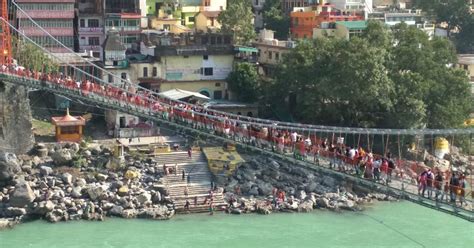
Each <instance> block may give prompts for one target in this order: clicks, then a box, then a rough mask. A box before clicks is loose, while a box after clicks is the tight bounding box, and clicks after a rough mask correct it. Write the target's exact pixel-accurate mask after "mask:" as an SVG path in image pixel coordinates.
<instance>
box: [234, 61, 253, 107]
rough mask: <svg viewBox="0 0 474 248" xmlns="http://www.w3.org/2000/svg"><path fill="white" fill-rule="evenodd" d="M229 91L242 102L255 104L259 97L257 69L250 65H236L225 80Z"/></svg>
mask: <svg viewBox="0 0 474 248" xmlns="http://www.w3.org/2000/svg"><path fill="white" fill-rule="evenodd" d="M227 83H228V85H229V89H230V90H231V91H232V92H233V93H235V94H236V95H237V99H239V100H240V101H243V102H255V101H257V100H258V98H259V96H260V95H261V92H260V84H259V78H258V73H257V69H256V68H255V65H253V64H250V63H247V62H245V63H238V64H236V66H235V68H234V70H233V71H232V72H231V73H230V74H229V76H228V78H227Z"/></svg>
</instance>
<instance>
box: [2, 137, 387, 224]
mask: <svg viewBox="0 0 474 248" xmlns="http://www.w3.org/2000/svg"><path fill="white" fill-rule="evenodd" d="M247 161H249V162H246V163H245V164H243V165H241V166H240V167H239V169H238V170H236V171H235V173H234V174H233V175H231V176H229V177H218V178H216V181H215V182H216V185H217V188H218V189H217V192H222V191H224V192H225V198H226V200H227V202H228V203H229V205H228V207H227V208H226V210H227V211H228V212H229V213H234V214H240V213H250V212H256V213H261V214H268V213H271V212H275V211H282V212H288V211H297V212H309V211H312V210H313V209H315V208H325V209H330V210H333V211H340V210H350V211H360V210H361V209H362V208H363V205H364V204H367V203H370V202H372V201H373V200H375V199H377V200H394V199H393V198H391V197H387V196H385V195H383V194H368V192H366V191H364V190H360V189H357V187H353V186H352V184H351V183H350V182H345V181H341V180H339V179H337V178H332V177H329V176H323V175H320V174H318V173H315V172H314V171H310V170H306V169H303V168H301V167H297V166H294V165H291V164H287V163H280V162H277V161H274V160H271V159H266V158H262V157H258V156H252V157H250V158H248V159H247ZM236 188H238V189H239V190H238V191H239V192H238V193H239V194H235V189H236ZM275 189H278V190H280V191H281V192H284V193H285V197H284V198H283V199H282V200H280V201H277V200H276V198H275V197H274V196H273V195H272V193H275ZM174 214H175V207H174V204H173V201H172V200H171V199H170V197H169V192H168V190H167V187H166V186H165V183H164V182H163V172H162V165H161V164H154V163H153V160H152V159H150V158H148V157H146V156H142V155H140V154H133V155H130V154H129V155H127V156H126V157H125V161H122V163H118V161H116V160H115V159H113V156H112V151H111V150H110V149H109V148H107V147H103V146H100V145H97V144H96V145H85V144H82V145H79V144H62V145H59V144H56V145H55V146H50V147H49V146H48V147H47V146H45V145H43V144H37V145H36V146H35V148H34V149H33V150H32V152H31V153H30V154H29V155H19V156H15V155H14V154H11V153H1V154H0V229H2V228H8V227H11V226H12V225H14V224H15V223H20V222H23V221H27V220H31V219H44V220H47V221H49V222H52V223H55V222H59V221H69V220H80V219H84V220H97V221H102V220H104V218H106V217H108V216H111V217H112V216H113V217H122V218H146V219H156V220H166V219H169V218H171V217H173V215H174Z"/></svg>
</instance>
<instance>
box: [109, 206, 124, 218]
mask: <svg viewBox="0 0 474 248" xmlns="http://www.w3.org/2000/svg"><path fill="white" fill-rule="evenodd" d="M108 213H109V215H111V216H117V217H121V216H122V213H123V207H122V206H117V205H115V206H113V207H112V209H110V210H109V212H108Z"/></svg>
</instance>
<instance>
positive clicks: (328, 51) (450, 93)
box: [266, 23, 474, 128]
mask: <svg viewBox="0 0 474 248" xmlns="http://www.w3.org/2000/svg"><path fill="white" fill-rule="evenodd" d="M455 63H456V53H455V49H454V47H453V45H452V43H451V42H450V41H449V40H446V39H439V38H434V39H431V40H430V38H429V37H428V36H427V35H426V34H425V33H424V32H423V31H421V30H419V29H417V28H416V27H408V26H407V25H405V24H402V25H398V26H396V27H394V28H393V30H392V32H389V30H388V29H387V27H384V26H383V25H381V24H379V23H369V26H368V29H367V30H366V32H365V33H364V34H362V35H361V36H360V37H354V38H352V39H351V40H345V39H336V38H321V39H316V40H314V41H302V42H300V43H299V44H298V46H297V47H296V48H295V49H293V50H291V51H290V52H289V53H288V54H287V55H286V56H284V57H283V62H282V63H281V65H280V66H279V68H278V70H277V75H276V77H275V79H274V81H273V82H272V83H271V87H268V90H269V91H270V92H269V93H266V95H267V98H268V99H269V103H274V102H282V99H287V102H288V105H289V106H290V111H291V112H292V113H293V114H294V116H295V117H296V118H297V119H299V120H300V121H302V122H308V123H318V124H327V125H346V126H360V127H384V128H424V127H429V128H446V127H458V126H460V125H461V124H462V122H463V121H464V120H465V119H466V118H467V117H468V116H469V113H470V111H471V110H472V106H473V104H472V103H473V102H474V101H473V99H472V97H471V93H470V90H469V84H468V78H467V76H466V74H465V72H464V71H462V70H460V69H457V68H453V67H449V65H453V64H455Z"/></svg>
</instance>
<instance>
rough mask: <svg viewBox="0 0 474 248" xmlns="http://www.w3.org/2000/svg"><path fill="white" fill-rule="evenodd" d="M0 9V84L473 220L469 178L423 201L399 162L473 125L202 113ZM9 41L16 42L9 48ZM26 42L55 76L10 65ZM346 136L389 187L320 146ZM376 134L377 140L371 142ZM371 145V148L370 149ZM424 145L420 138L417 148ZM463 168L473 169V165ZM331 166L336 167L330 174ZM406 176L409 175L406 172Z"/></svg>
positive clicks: (12, 6)
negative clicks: (367, 123)
mask: <svg viewBox="0 0 474 248" xmlns="http://www.w3.org/2000/svg"><path fill="white" fill-rule="evenodd" d="M0 7H1V10H0V14H1V16H0V21H1V28H2V29H1V32H0V51H2V52H1V54H0V66H1V67H0V80H1V81H3V82H7V83H10V84H14V85H21V86H24V87H27V88H33V89H40V90H46V91H49V92H52V93H54V94H58V95H62V96H66V97H68V98H72V99H77V100H80V101H81V102H84V103H89V104H91V105H94V106H97V107H100V108H104V109H110V110H116V111H120V112H123V113H128V114H131V115H135V116H139V117H141V118H144V119H148V120H151V121H154V122H158V123H162V124H164V125H168V126H170V127H173V128H175V129H179V130H183V131H186V132H188V133H189V134H192V135H195V136H197V135H199V136H201V137H207V138H209V139H213V140H217V141H221V142H233V143H235V144H237V145H238V146H241V147H242V148H244V149H248V150H251V151H254V152H257V153H259V154H262V155H265V156H270V157H275V158H278V159H281V160H286V161H290V162H292V163H294V164H295V166H303V167H306V168H310V169H313V170H317V171H320V172H323V173H327V174H331V175H334V176H336V177H338V178H341V179H343V180H348V181H351V182H354V183H357V184H359V185H362V186H364V187H367V188H371V189H373V190H374V191H380V192H385V193H387V194H390V195H393V196H397V197H402V198H404V199H408V200H410V201H412V202H415V203H418V204H420V205H423V206H426V207H429V208H432V209H436V210H439V211H442V212H446V213H449V214H452V215H455V216H458V217H461V218H463V219H466V220H469V221H474V213H473V202H472V197H470V195H472V181H471V182H469V183H467V184H465V185H466V186H465V187H463V186H461V185H459V184H450V189H449V190H448V191H449V193H448V194H451V195H454V198H455V199H458V200H460V202H456V201H454V202H446V201H442V200H437V199H433V198H427V197H424V196H422V195H420V191H419V185H417V182H416V181H414V179H416V176H417V174H416V173H417V169H419V168H418V167H417V165H418V164H417V162H416V161H412V160H409V159H407V158H405V157H404V154H403V152H402V150H403V149H402V148H401V147H402V146H404V145H403V141H404V140H407V137H408V138H411V139H413V138H414V137H417V140H422V141H423V140H426V139H425V137H428V139H427V140H431V142H432V141H433V140H434V137H448V138H449V137H451V138H452V139H454V137H467V139H468V140H469V142H471V140H472V134H473V133H474V129H473V128H466V129H437V130H433V129H408V130H405V129H403V130H402V129H369V128H349V127H333V126H321V125H307V124H299V123H289V122H279V121H273V120H266V119H260V118H253V117H246V116H240V115H234V114H230V113H225V112H220V111H215V110H209V109H205V108H203V107H202V106H199V105H192V104H189V103H186V102H181V101H177V100H172V99H167V98H165V97H162V96H159V95H158V94H156V93H155V92H153V91H150V90H148V89H145V88H142V87H140V86H138V85H132V83H131V82H128V81H126V80H124V79H122V78H121V77H119V76H117V75H114V74H112V73H110V72H108V71H106V70H104V69H103V68H101V67H100V66H97V65H96V64H94V63H92V62H90V61H89V60H87V59H84V58H82V57H81V56H80V55H78V54H76V53H74V51H72V50H71V49H69V48H68V47H67V46H65V45H64V44H62V43H61V42H60V41H59V40H57V39H56V38H55V37H54V36H52V35H51V34H50V33H48V32H47V30H45V29H44V28H43V27H41V26H40V25H38V23H36V22H35V20H34V19H32V18H31V17H30V16H29V15H28V13H27V12H25V11H24V10H23V9H21V8H20V6H19V5H18V4H17V3H15V2H14V1H7V0H2V2H1V6H0ZM12 12H14V13H22V15H23V16H26V17H27V18H28V19H29V20H30V21H31V23H33V24H34V25H36V28H37V29H38V32H42V34H43V35H45V36H47V37H49V38H50V40H52V41H53V44H48V46H42V45H41V44H38V43H37V42H35V40H34V39H32V38H31V37H29V36H27V35H25V34H24V33H23V32H21V30H19V29H18V27H17V26H16V24H15V23H14V21H9V20H10V18H9V17H11V16H12ZM13 37H15V38H16V39H17V40H19V41H20V42H18V43H17V44H15V45H12V39H13ZM25 44H30V45H34V46H35V47H37V48H38V49H39V50H41V51H43V52H44V54H46V55H47V56H48V57H50V58H54V61H57V62H59V63H60V64H61V72H59V71H56V72H55V71H51V70H47V68H46V66H43V67H42V68H39V69H32V68H25V67H22V66H21V65H18V64H16V63H15V61H20V60H19V58H15V57H14V55H13V49H15V48H16V49H17V50H18V49H20V50H21V48H22V46H24V45H25ZM54 47H56V48H61V49H64V50H67V51H69V53H70V54H73V55H75V56H76V57H77V60H78V61H81V62H82V63H84V64H86V65H88V66H89V67H91V68H93V70H96V72H99V73H94V72H90V71H89V70H85V69H84V68H81V67H80V66H77V65H74V64H71V63H69V62H68V60H67V59H66V58H64V57H62V56H61V55H60V54H57V53H54V52H52V51H53V50H54V49H52V48H54ZM98 74H101V75H102V77H99V76H97V75H98ZM110 77H111V78H114V79H118V80H117V81H119V82H120V83H110V82H108V81H105V80H103V79H102V78H110ZM351 137H352V143H353V146H354V147H365V148H366V149H367V151H368V153H370V154H371V153H372V151H373V150H374V151H375V150H376V148H377V147H379V148H378V150H379V152H380V153H381V154H383V155H380V156H377V155H373V157H374V158H373V159H378V158H382V157H383V158H387V157H390V159H392V160H394V161H396V166H397V171H398V172H397V173H396V175H395V176H394V177H393V178H392V181H391V182H390V183H387V180H381V181H378V180H377V181H376V180H374V179H373V175H371V177H368V178H367V177H365V178H364V176H361V175H359V174H358V173H356V172H357V166H358V163H357V161H356V160H355V159H349V158H347V157H346V156H344V154H340V153H339V154H338V153H337V149H336V150H329V149H328V148H327V147H325V146H326V145H325V144H324V142H325V140H330V144H336V146H337V148H339V150H344V149H345V148H347V147H349V146H350V145H349V142H348V139H350V138H351ZM376 137H378V138H380V140H377V139H376ZM420 137H421V138H420ZM430 137H431V138H430ZM336 140H337V141H336ZM390 140H392V142H390ZM394 140H395V141H394ZM338 141H341V142H338ZM379 141H380V142H379ZM377 143H378V145H374V144H377ZM425 143H426V141H424V142H423V144H422V146H423V145H425ZM316 144H318V145H316ZM319 144H323V145H322V146H320V145H319ZM469 146H470V143H469ZM393 147H395V148H394V149H395V150H397V151H396V152H394V153H393V154H391V153H390V152H389V149H390V148H392V149H393ZM469 148H472V147H468V149H469ZM389 154H391V155H389ZM308 158H309V159H308ZM359 162H360V161H359ZM469 163H471V167H472V161H470V162H469ZM335 164H338V165H339V166H338V168H337V169H336V168H335V166H334V165H335ZM404 172H405V173H404ZM408 172H412V175H408ZM413 173H415V174H414V175H413ZM452 173H453V172H452V171H451V170H448V171H445V172H444V174H445V181H448V178H450V177H451V176H452V175H454V174H452ZM470 174H472V171H471V172H470Z"/></svg>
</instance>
